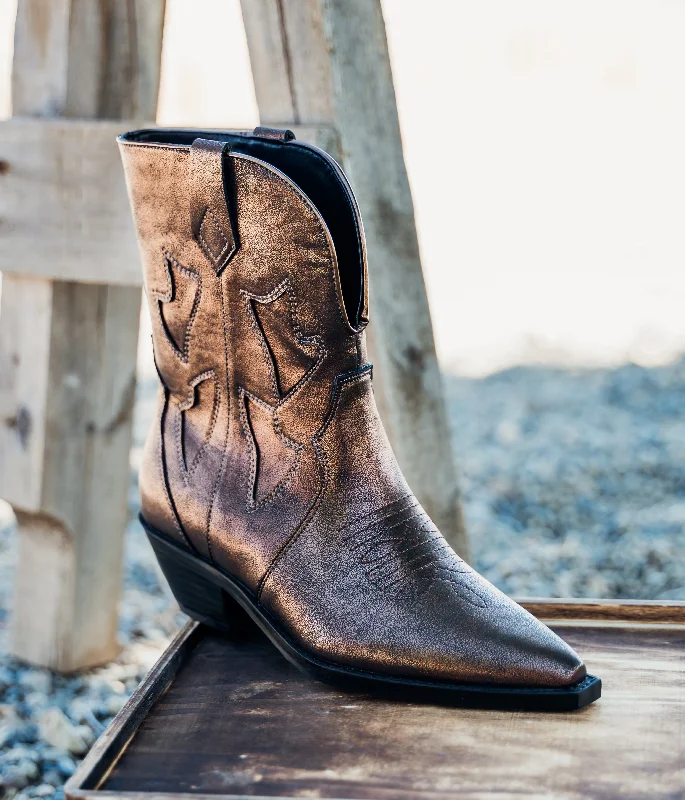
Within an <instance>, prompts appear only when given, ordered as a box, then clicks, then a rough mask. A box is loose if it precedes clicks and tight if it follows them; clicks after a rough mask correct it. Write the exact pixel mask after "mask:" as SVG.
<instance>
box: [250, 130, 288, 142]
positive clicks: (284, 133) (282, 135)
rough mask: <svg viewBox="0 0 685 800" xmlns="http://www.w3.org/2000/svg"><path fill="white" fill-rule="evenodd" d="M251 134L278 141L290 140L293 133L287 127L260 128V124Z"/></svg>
mask: <svg viewBox="0 0 685 800" xmlns="http://www.w3.org/2000/svg"><path fill="white" fill-rule="evenodd" d="M252 135H253V136H257V137H259V138H260V139H277V140H278V141H279V142H292V140H293V139H294V138H295V134H294V133H293V132H292V131H289V130H288V129H287V128H262V127H261V126H259V127H257V128H255V129H254V130H253V131H252Z"/></svg>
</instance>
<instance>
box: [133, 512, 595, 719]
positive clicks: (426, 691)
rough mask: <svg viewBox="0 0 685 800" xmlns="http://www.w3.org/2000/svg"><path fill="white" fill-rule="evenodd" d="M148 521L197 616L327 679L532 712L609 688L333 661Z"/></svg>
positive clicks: (566, 705)
mask: <svg viewBox="0 0 685 800" xmlns="http://www.w3.org/2000/svg"><path fill="white" fill-rule="evenodd" d="M141 523H142V525H143V527H144V528H145V531H146V532H147V535H148V538H149V540H150V544H151V545H152V549H153V550H154V551H155V555H156V556H157V560H158V561H159V564H160V567H161V568H162V571H163V572H164V576H165V577H166V579H167V581H168V583H169V586H170V587H171V591H172V592H173V594H174V597H175V598H176V600H177V601H178V604H179V605H180V607H181V609H182V610H183V611H184V612H185V613H186V614H187V615H188V616H189V617H191V618H192V619H195V620H198V621H199V622H202V623H204V624H205V625H209V626H210V627H212V628H215V629H217V630H219V631H222V632H224V633H227V634H230V635H236V634H241V635H244V633H245V631H246V630H249V629H250V628H253V627H254V625H256V626H257V627H258V628H259V629H261V631H262V632H263V633H264V634H265V635H266V636H267V637H268V638H269V639H270V640H271V642H272V643H273V644H274V645H275V646H276V647H277V648H278V649H279V650H280V652H281V653H282V654H283V655H284V656H285V657H286V658H287V659H288V661H290V663H291V664H293V665H294V666H296V667H297V668H298V669H300V670H301V671H302V672H305V673H306V674H307V675H309V676H311V677H312V678H314V679H316V680H318V681H322V682H323V683H328V684H332V685H334V686H337V687H341V688H344V689H346V690H351V691H355V692H365V693H368V694H373V695H374V696H379V695H381V696H383V697H388V698H392V699H395V700H402V701H405V702H412V703H417V702H420V703H434V704H439V705H452V706H460V707H468V708H498V709H520V710H526V711H574V710H577V709H579V708H583V706H586V705H589V704H590V703H592V702H594V701H595V700H597V699H598V698H599V697H600V695H601V691H602V682H601V681H600V679H599V678H596V677H594V676H593V675H588V676H586V677H585V678H584V679H583V680H582V681H580V682H579V683H577V684H575V685H573V686H569V687H564V688H545V687H535V686H507V685H503V684H478V683H453V682H449V681H422V680H415V679H411V678H399V677H396V676H392V675H383V674H381V673H373V672H366V671H363V670H358V669H353V668H352V667H345V666H340V665H337V664H332V663H329V662H326V661H324V660H322V659H319V658H317V657H315V656H313V655H310V654H309V653H307V652H306V651H305V650H303V649H302V648H301V647H300V646H299V645H297V644H296V643H295V642H294V641H293V640H292V638H291V637H290V636H289V635H288V634H287V633H285V632H284V631H283V630H282V629H281V628H280V627H279V625H278V623H277V622H276V621H275V620H274V619H272V617H271V616H270V615H269V614H268V613H267V612H266V611H264V609H263V608H261V607H260V605H259V604H258V603H257V600H256V599H255V597H254V596H253V594H252V593H251V592H250V591H249V590H248V589H247V588H245V587H244V586H242V585H241V584H240V583H239V582H238V581H236V580H235V578H231V577H230V576H229V575H227V574H226V573H225V572H222V571H221V570H220V569H218V568H217V567H216V566H214V565H213V564H210V563H209V562H207V561H205V560H204V559H202V558H200V557H198V556H197V555H195V554H193V553H191V552H190V551H189V550H186V549H185V548H182V547H179V546H178V545H177V544H175V543H174V542H172V541H170V540H169V539H168V538H166V537H165V536H164V535H163V534H161V533H159V531H157V530H155V529H154V528H151V527H150V526H149V525H148V524H147V523H146V522H145V520H143V519H142V517H141Z"/></svg>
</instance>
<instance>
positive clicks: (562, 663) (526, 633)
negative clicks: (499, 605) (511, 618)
mask: <svg viewBox="0 0 685 800" xmlns="http://www.w3.org/2000/svg"><path fill="white" fill-rule="evenodd" d="M512 604H513V602H512ZM519 615H520V617H521V621H520V623H519V625H520V627H519V626H516V627H515V631H516V632H515V633H514V635H513V637H512V638H513V640H514V641H513V642H512V641H511V639H509V640H508V641H507V650H508V658H509V659H510V661H511V666H510V674H511V676H512V682H513V683H515V684H522V685H528V686H539V687H547V688H563V687H568V686H574V685H575V684H577V683H579V682H580V681H582V680H583V678H585V676H586V674H587V671H586V669H585V664H584V663H583V661H582V659H581V658H580V656H579V655H578V654H577V653H576V652H575V650H574V649H573V648H572V647H571V646H570V645H569V644H567V643H566V642H565V641H564V640H563V639H562V638H561V637H559V636H557V634H556V633H554V631H552V630H550V629H549V628H548V627H547V626H546V625H544V624H543V623H542V622H540V621H539V620H537V619H535V618H534V617H532V616H531V615H530V614H529V613H528V612H527V611H526V610H525V609H523V608H521V607H520V606H518V607H517V614H516V616H519Z"/></svg>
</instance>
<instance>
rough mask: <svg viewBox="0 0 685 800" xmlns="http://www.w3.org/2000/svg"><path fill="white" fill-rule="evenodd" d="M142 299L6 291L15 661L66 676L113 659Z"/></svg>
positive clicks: (20, 285) (54, 289)
mask: <svg viewBox="0 0 685 800" xmlns="http://www.w3.org/2000/svg"><path fill="white" fill-rule="evenodd" d="M27 285H28V290H27ZM140 299H141V293H140V290H139V289H136V288H130V287H115V286H110V287H108V286H103V285H86V284H79V283H68V282H63V281H57V282H48V281H45V282H43V281H38V280H36V279H31V278H22V277H17V276H5V277H4V281H3V294H2V303H3V310H2V315H1V316H0V334H2V333H4V332H7V334H8V336H7V338H5V337H4V336H3V344H2V356H3V364H5V365H7V364H8V365H9V366H10V368H9V369H8V370H5V369H3V370H2V373H3V376H4V377H3V382H2V391H1V392H0V397H2V398H3V403H4V404H5V405H6V406H9V408H8V414H7V416H4V418H3V420H2V424H0V448H1V450H2V452H3V454H4V453H6V454H7V455H8V457H7V458H5V457H3V459H2V463H3V467H2V470H1V471H0V479H1V480H2V483H0V491H2V494H3V496H4V497H5V498H6V499H7V500H9V501H10V502H11V503H12V504H13V506H14V508H15V510H16V511H17V514H18V519H19V531H20V558H19V564H18V569H17V575H16V580H15V596H16V600H15V607H14V616H13V628H12V630H13V638H12V652H13V653H14V654H15V655H17V656H19V657H21V658H23V659H25V660H27V661H31V662H34V663H40V664H46V665H50V666H52V667H55V668H58V669H61V670H64V671H70V670H73V669H77V668H79V667H84V666H89V665H92V664H95V663H99V662H101V661H105V660H108V659H110V658H112V657H113V656H114V655H115V654H116V651H117V645H116V629H117V600H118V597H119V591H120V583H121V562H122V547H123V531H124V528H125V525H126V518H127V513H128V512H127V502H126V498H127V491H128V486H129V481H130V472H129V465H128V458H129V451H130V446H131V423H132V410H133V396H134V388H135V358H134V354H135V352H136V346H137V339H138V324H139V313H140ZM36 302H40V306H38V307H37V306H36ZM46 306H48V309H47V311H46ZM22 315H24V316H25V321H24V320H23V319H20V317H22ZM46 322H47V324H46ZM29 327H30V329H28V328H29ZM17 332H19V333H20V334H21V333H22V332H23V333H24V334H25V335H23V336H18V335H17ZM35 356H40V357H41V358H42V360H41V361H38V360H34V357H35ZM34 388H35V389H36V392H35V393H32V389H34ZM22 476H29V480H28V481H27V482H26V483H24V482H23V481H22Z"/></svg>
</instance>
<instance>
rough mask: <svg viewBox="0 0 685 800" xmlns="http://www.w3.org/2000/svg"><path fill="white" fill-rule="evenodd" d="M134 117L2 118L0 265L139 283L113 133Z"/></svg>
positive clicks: (19, 270)
mask: <svg viewBox="0 0 685 800" xmlns="http://www.w3.org/2000/svg"><path fill="white" fill-rule="evenodd" d="M136 127H141V126H140V124H136V123H134V122H98V121H80V120H79V121H75V120H64V119H60V120H37V119H29V118H14V119H11V120H9V121H7V122H4V123H0V160H2V161H3V162H4V164H5V165H6V168H5V171H4V172H3V173H2V174H1V175H0V265H2V267H3V269H4V270H5V271H6V272H8V273H12V274H22V275H31V276H37V277H38V276H39V277H45V278H52V279H56V280H62V281H80V282H86V283H107V284H116V285H130V286H140V285H141V284H142V274H141V269H140V261H139V255H138V244H137V241H136V236H135V231H134V229H133V222H132V219H131V212H130V209H129V206H128V198H127V196H126V184H125V181H124V173H123V170H122V168H121V158H120V157H119V152H118V148H117V144H116V137H117V136H118V135H119V134H120V133H123V132H124V131H126V130H130V129H131V128H136Z"/></svg>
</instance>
